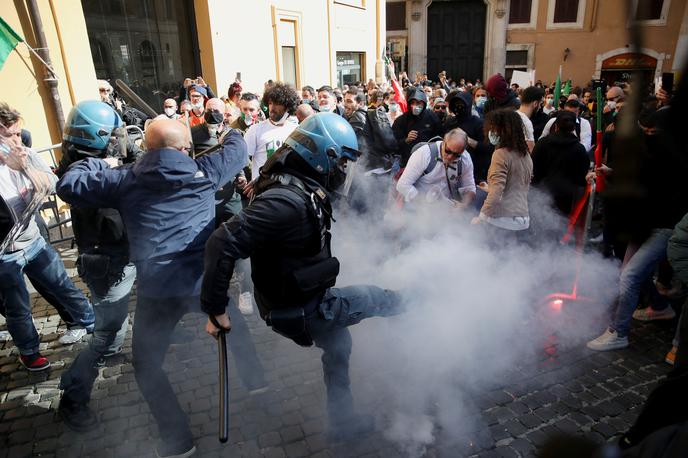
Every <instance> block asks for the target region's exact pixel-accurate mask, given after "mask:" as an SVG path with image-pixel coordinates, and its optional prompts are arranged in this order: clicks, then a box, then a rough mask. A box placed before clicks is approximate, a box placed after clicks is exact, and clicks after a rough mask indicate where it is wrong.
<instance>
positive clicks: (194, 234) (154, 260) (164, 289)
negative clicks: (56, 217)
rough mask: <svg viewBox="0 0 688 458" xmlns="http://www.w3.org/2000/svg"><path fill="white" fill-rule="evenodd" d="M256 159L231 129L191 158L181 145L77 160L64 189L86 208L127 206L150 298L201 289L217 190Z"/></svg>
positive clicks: (141, 285) (135, 257)
mask: <svg viewBox="0 0 688 458" xmlns="http://www.w3.org/2000/svg"><path fill="white" fill-rule="evenodd" d="M247 161H248V155H247V152H246V143H245V142H244V140H243V138H242V137H241V134H240V133H239V132H238V131H236V130H232V131H230V132H229V133H228V134H227V135H226V136H225V138H224V142H223V148H222V149H220V150H219V151H218V152H217V153H212V154H208V155H205V156H203V157H201V158H199V159H195V160H194V159H191V158H190V157H189V156H188V155H186V154H184V153H182V152H181V151H177V150H174V149H160V150H151V151H149V152H147V153H146V154H145V155H144V156H143V157H142V158H141V159H140V160H139V161H138V162H136V163H135V164H134V165H132V166H124V167H118V168H114V169H109V168H108V166H107V164H106V163H105V162H104V161H101V160H99V159H87V160H84V161H80V162H77V163H75V164H74V165H73V166H72V167H71V168H70V169H69V171H68V172H67V173H66V174H65V175H64V176H63V177H62V179H60V181H59V182H58V185H57V194H58V195H59V196H60V198H61V199H63V200H64V201H65V202H68V203H69V204H71V205H74V206H78V207H111V208H116V209H117V210H119V212H120V214H121V215H122V219H123V221H124V225H125V226H126V228H127V232H128V236H129V246H130V257H131V260H132V261H133V262H134V264H135V265H136V270H137V277H138V292H139V294H141V295H142V296H146V297H157V298H163V297H188V296H196V295H199V294H200V286H201V276H202V274H203V251H204V246H205V242H206V240H207V239H208V237H209V236H210V234H211V232H212V230H213V222H214V218H215V200H214V195H215V192H216V191H217V189H218V188H219V187H220V186H221V185H223V184H224V183H227V182H228V181H230V180H231V179H232V178H233V177H234V176H235V175H236V174H237V173H239V172H240V171H241V168H242V167H243V166H244V164H245V163H246V162H247Z"/></svg>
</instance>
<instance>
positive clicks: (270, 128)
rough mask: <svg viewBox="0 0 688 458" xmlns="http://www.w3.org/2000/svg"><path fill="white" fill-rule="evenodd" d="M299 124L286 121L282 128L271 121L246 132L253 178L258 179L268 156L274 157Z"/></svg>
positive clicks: (259, 124)
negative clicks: (273, 154)
mask: <svg viewBox="0 0 688 458" xmlns="http://www.w3.org/2000/svg"><path fill="white" fill-rule="evenodd" d="M297 127H298V124H295V123H293V122H291V121H290V120H289V119H287V120H286V122H285V123H284V124H282V125H281V126H276V125H274V124H273V123H272V122H270V120H265V121H263V122H259V123H258V124H253V125H252V126H251V127H249V128H248V130H247V131H246V135H244V140H245V141H246V146H247V148H248V155H249V157H250V158H252V159H251V178H252V179H254V180H255V179H256V178H258V175H259V171H260V168H261V167H262V166H263V164H265V162H266V161H267V160H268V155H272V153H274V152H275V151H277V149H278V148H279V147H280V146H282V143H284V140H285V139H286V138H287V137H288V136H289V134H291V133H292V132H293V131H294V129H296V128H297Z"/></svg>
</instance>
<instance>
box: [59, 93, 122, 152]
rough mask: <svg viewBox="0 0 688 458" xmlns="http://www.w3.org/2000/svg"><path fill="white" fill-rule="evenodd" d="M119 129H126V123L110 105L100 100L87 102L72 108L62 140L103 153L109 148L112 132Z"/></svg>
mask: <svg viewBox="0 0 688 458" xmlns="http://www.w3.org/2000/svg"><path fill="white" fill-rule="evenodd" d="M119 127H124V122H122V118H120V116H119V114H117V112H116V111H115V110H114V109H113V108H112V107H111V106H110V105H108V104H107V103H103V102H100V101H98V100H87V101H84V102H79V103H77V104H76V105H74V107H72V110H71V111H70V112H69V116H67V122H66V123H65V127H64V131H63V133H62V139H63V140H66V141H69V142H71V143H73V144H75V145H81V146H84V147H86V148H89V149H92V150H95V151H102V150H104V149H105V148H106V147H107V146H108V143H109V141H110V136H111V135H112V131H113V130H114V129H117V128H119Z"/></svg>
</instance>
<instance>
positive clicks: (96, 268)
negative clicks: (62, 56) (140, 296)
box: [58, 101, 142, 431]
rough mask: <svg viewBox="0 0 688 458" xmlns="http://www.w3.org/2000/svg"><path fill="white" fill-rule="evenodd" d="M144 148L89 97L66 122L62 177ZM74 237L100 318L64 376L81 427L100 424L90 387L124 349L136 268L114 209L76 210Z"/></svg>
mask: <svg viewBox="0 0 688 458" xmlns="http://www.w3.org/2000/svg"><path fill="white" fill-rule="evenodd" d="M140 154H142V151H141V150H140V149H139V148H138V147H135V146H134V145H133V143H132V142H127V137H126V130H125V128H124V122H123V121H122V119H121V118H120V116H119V114H117V112H116V111H115V110H114V109H113V108H112V107H111V106H109V105H108V104H105V103H103V102H100V101H85V102H81V103H78V104H77V105H75V106H74V107H73V108H72V110H71V112H70V113H69V116H68V117H67V122H66V124H65V128H64V132H63V142H62V159H61V161H60V165H59V170H58V175H60V176H61V175H62V174H64V173H66V171H67V170H68V168H69V166H70V165H71V164H72V163H74V162H77V161H79V160H81V159H85V158H89V157H95V158H101V159H103V160H104V161H106V162H109V163H113V164H114V165H118V164H122V163H127V162H133V161H134V160H135V158H136V157H137V156H139V155H140ZM71 214H72V225H73V229H74V238H75V241H76V245H77V248H78V250H79V257H78V259H77V270H78V273H79V276H80V277H81V278H82V279H83V280H84V282H85V283H86V284H87V285H88V288H89V290H90V291H91V300H92V302H93V309H94V312H95V316H96V323H95V330H94V332H93V336H92V338H91V340H90V341H89V345H88V347H87V348H85V349H84V350H82V351H81V352H80V353H79V354H78V355H77V357H76V358H75V360H74V362H73V363H72V365H71V366H70V367H69V369H68V370H67V371H66V372H65V373H64V374H63V375H62V380H61V383H60V385H61V388H62V389H64V394H63V395H62V399H61V400H60V406H59V410H58V411H59V414H60V416H61V418H62V419H63V421H64V422H65V424H67V426H69V427H70V428H72V429H74V430H77V431H88V430H90V429H93V428H94V427H96V426H97V423H98V421H97V417H96V415H95V414H94V413H93V412H92V411H91V410H90V409H89V408H88V403H89V401H90V397H91V389H92V388H93V382H94V381H95V379H96V377H97V375H98V370H97V368H96V363H97V362H98V361H99V360H100V359H101V358H102V357H104V356H108V355H112V354H116V353H119V352H121V350H122V345H123V343H124V337H125V335H126V330H127V326H128V314H127V312H128V304H129V294H130V292H131V288H132V286H133V284H134V279H135V277H136V268H135V267H134V265H133V264H132V263H131V262H130V261H129V244H128V241H127V233H126V229H125V227H124V224H123V222H122V218H121V217H120V214H119V212H118V211H117V210H115V209H112V208H77V207H73V208H72V209H71Z"/></svg>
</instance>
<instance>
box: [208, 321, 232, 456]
mask: <svg viewBox="0 0 688 458" xmlns="http://www.w3.org/2000/svg"><path fill="white" fill-rule="evenodd" d="M209 318H210V321H211V322H212V323H213V325H215V327H216V328H218V329H219V330H220V331H219V333H218V334H217V356H218V359H219V361H220V367H219V369H220V370H219V377H220V418H219V430H218V439H219V440H220V442H222V443H223V444H224V443H225V442H227V440H228V439H229V366H228V364H227V332H229V331H227V330H226V329H225V328H223V327H222V326H220V323H218V322H217V320H216V319H215V317H214V316H212V315H209Z"/></svg>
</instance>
